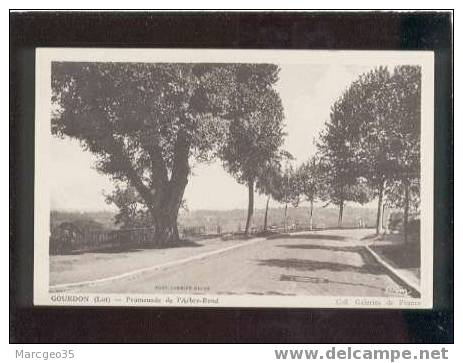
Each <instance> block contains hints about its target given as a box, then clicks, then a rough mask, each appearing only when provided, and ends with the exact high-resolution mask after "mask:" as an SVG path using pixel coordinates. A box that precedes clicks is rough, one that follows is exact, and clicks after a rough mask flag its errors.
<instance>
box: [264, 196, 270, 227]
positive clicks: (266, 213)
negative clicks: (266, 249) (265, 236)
mask: <svg viewBox="0 0 463 363" xmlns="http://www.w3.org/2000/svg"><path fill="white" fill-rule="evenodd" d="M269 202H270V196H269V197H267V204H266V206H265V216H264V232H265V231H266V230H267V215H268V203H269Z"/></svg>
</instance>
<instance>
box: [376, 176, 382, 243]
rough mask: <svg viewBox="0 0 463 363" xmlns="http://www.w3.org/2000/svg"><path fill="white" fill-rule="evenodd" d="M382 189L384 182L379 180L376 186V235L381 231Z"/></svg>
mask: <svg viewBox="0 0 463 363" xmlns="http://www.w3.org/2000/svg"><path fill="white" fill-rule="evenodd" d="M383 191H384V182H383V181H381V182H380V184H379V188H378V211H377V213H376V235H377V236H379V235H380V234H381V233H383V212H384V209H383Z"/></svg>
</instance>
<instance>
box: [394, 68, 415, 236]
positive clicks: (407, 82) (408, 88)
mask: <svg viewBox="0 0 463 363" xmlns="http://www.w3.org/2000/svg"><path fill="white" fill-rule="evenodd" d="M391 83H392V87H391V88H392V94H393V96H392V101H391V102H392V103H393V116H392V118H393V120H394V122H393V125H392V127H391V129H390V138H391V145H392V146H391V156H392V159H393V161H394V163H395V174H394V181H393V182H392V183H391V185H390V186H389V188H388V189H389V190H390V191H392V192H391V193H390V195H389V196H388V197H389V199H390V200H391V202H392V203H393V204H394V205H395V206H397V207H401V208H403V229H404V241H405V242H407V240H408V221H409V216H410V209H411V208H412V209H414V210H417V209H419V201H420V135H421V68H420V67H419V66H411V65H407V66H398V67H396V68H395V69H394V72H393V74H392V78H391ZM393 191H396V192H395V193H394V192H393ZM397 191H401V192H402V193H397Z"/></svg>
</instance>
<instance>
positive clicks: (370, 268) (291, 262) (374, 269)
mask: <svg viewBox="0 0 463 363" xmlns="http://www.w3.org/2000/svg"><path fill="white" fill-rule="evenodd" d="M362 257H363V256H362ZM259 264H260V265H264V266H269V267H280V268H284V269H292V270H297V271H318V270H328V271H333V272H357V273H363V274H373V275H382V274H384V270H383V268H382V266H380V265H379V264H374V263H371V262H370V263H364V264H363V265H362V266H354V265H348V264H345V263H337V262H326V261H316V260H308V259H299V258H286V259H276V258H274V259H267V260H260V261H259Z"/></svg>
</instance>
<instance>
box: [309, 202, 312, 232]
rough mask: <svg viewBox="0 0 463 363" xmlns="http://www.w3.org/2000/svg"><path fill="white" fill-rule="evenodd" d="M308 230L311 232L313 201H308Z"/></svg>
mask: <svg viewBox="0 0 463 363" xmlns="http://www.w3.org/2000/svg"><path fill="white" fill-rule="evenodd" d="M309 230H310V231H312V230H313V199H311V200H310V211H309Z"/></svg>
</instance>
